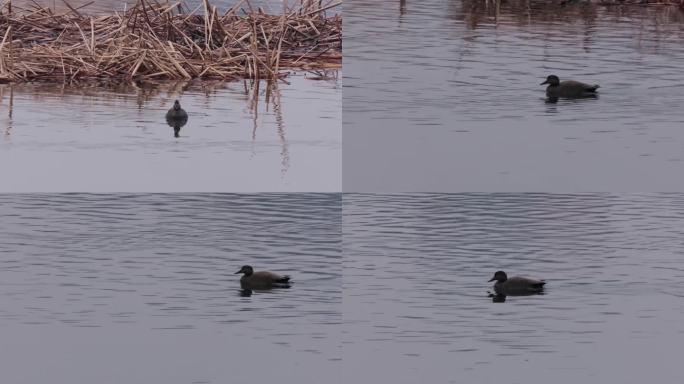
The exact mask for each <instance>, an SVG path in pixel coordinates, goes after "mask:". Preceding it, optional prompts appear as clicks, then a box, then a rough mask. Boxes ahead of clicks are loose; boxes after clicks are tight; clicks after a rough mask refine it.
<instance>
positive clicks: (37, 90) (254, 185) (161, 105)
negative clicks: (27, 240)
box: [0, 72, 342, 192]
mask: <svg viewBox="0 0 684 384" xmlns="http://www.w3.org/2000/svg"><path fill="white" fill-rule="evenodd" d="M330 75H332V76H333V78H332V79H331V80H310V79H309V78H310V77H312V76H315V74H311V73H294V74H292V76H290V77H288V78H287V81H288V83H287V84H286V83H283V82H280V83H279V84H277V85H276V86H272V87H270V89H269V87H268V85H267V83H266V82H264V81H262V82H260V83H258V84H252V83H249V82H243V81H237V82H228V83H226V82H204V83H190V84H187V83H175V82H167V83H161V84H159V85H155V86H145V87H142V88H141V87H137V86H135V85H119V86H115V87H102V86H89V85H74V86H62V85H45V84H26V85H7V84H4V85H0V130H1V131H2V138H1V139H0V163H2V164H4V165H5V166H3V167H2V168H1V169H0V178H1V179H2V183H0V192H74V191H80V192H113V191H114V192H116V191H126V192H174V191H190V192H225V191H231V192H262V191H266V192H270V191H275V192H280V191H307V192H336V191H340V190H341V188H342V187H341V184H342V181H341V172H342V171H341V163H342V158H341V155H342V149H341V140H342V86H341V81H340V80H339V77H335V76H336V72H331V73H330ZM174 99H179V100H180V102H181V105H182V107H183V108H184V109H185V110H186V111H187V112H188V114H189V116H190V117H189V120H188V123H187V125H186V126H184V127H182V128H181V130H180V132H179V137H174V130H173V128H171V127H169V126H168V125H167V124H166V121H165V119H164V115H165V114H166V111H167V110H168V109H169V108H171V107H172V105H173V101H174Z"/></svg>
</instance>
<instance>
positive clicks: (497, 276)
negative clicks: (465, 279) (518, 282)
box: [489, 271, 508, 283]
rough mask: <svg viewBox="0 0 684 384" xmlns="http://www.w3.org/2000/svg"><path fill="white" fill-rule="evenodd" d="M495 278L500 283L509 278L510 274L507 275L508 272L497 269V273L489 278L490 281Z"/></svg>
mask: <svg viewBox="0 0 684 384" xmlns="http://www.w3.org/2000/svg"><path fill="white" fill-rule="evenodd" d="M494 280H496V281H497V282H499V283H503V282H504V281H506V280H508V276H506V272H504V271H496V273H494V277H492V278H491V279H489V281H494Z"/></svg>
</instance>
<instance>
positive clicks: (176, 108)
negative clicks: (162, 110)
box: [166, 100, 188, 129]
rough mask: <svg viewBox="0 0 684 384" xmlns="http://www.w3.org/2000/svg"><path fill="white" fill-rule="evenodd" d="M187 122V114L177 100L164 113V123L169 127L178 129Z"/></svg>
mask: <svg viewBox="0 0 684 384" xmlns="http://www.w3.org/2000/svg"><path fill="white" fill-rule="evenodd" d="M187 122H188V113H187V112H185V110H184V109H183V108H181V105H180V102H179V101H178V100H176V101H174V103H173V107H171V109H169V111H168V112H166V123H167V124H168V125H170V126H171V127H174V129H175V128H179V129H180V127H182V126H184V125H185V123H187Z"/></svg>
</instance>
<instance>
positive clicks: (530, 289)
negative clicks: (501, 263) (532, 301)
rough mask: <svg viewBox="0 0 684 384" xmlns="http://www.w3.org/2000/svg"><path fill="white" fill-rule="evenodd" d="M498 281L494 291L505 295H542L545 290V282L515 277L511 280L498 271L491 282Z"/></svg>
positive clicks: (504, 273)
mask: <svg viewBox="0 0 684 384" xmlns="http://www.w3.org/2000/svg"><path fill="white" fill-rule="evenodd" d="M494 280H496V283H494V291H496V293H498V294H504V295H516V294H517V295H525V294H534V293H541V292H542V291H543V290H544V284H546V282H545V281H544V280H537V279H531V278H529V277H521V276H513V277H511V278H509V277H508V276H507V275H506V272H504V271H496V273H494V277H492V278H491V279H490V280H489V281H494Z"/></svg>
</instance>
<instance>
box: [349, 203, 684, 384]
mask: <svg viewBox="0 0 684 384" xmlns="http://www.w3.org/2000/svg"><path fill="white" fill-rule="evenodd" d="M343 236H344V291H343V292H344V293H343V313H344V330H345V333H344V335H343V340H344V343H343V346H344V347H343V350H344V364H345V369H344V375H345V378H344V382H346V383H354V382H364V383H418V382H425V383H431V384H433V383H434V384H438V383H495V382H498V383H500V382H506V383H512V384H513V383H526V384H537V383H539V384H541V383H558V384H564V383H568V384H571V383H639V382H649V381H654V380H657V381H660V382H667V383H678V382H682V380H684V373H683V372H682V370H681V369H678V368H677V367H678V366H679V365H680V364H681V360H680V353H679V350H680V349H681V345H682V343H684V315H683V313H684V290H683V289H682V285H681V281H682V279H684V248H683V245H684V243H683V241H682V239H684V194H660V195H648V194H646V195H640V194H625V195H615V194H580V195H560V194H558V195H554V194H453V195H445V194H395V195H364V194H356V195H355V194H345V196H344V218H343ZM500 269H501V270H504V271H507V272H508V273H509V276H510V275H523V276H530V277H536V278H542V279H546V280H547V289H546V294H544V295H536V296H523V297H520V296H515V297H512V296H508V297H507V298H506V301H505V302H493V300H492V298H490V297H489V296H488V291H490V290H491V284H492V283H488V282H487V280H489V279H490V278H491V277H492V275H493V274H494V272H495V271H497V270H500Z"/></svg>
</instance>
